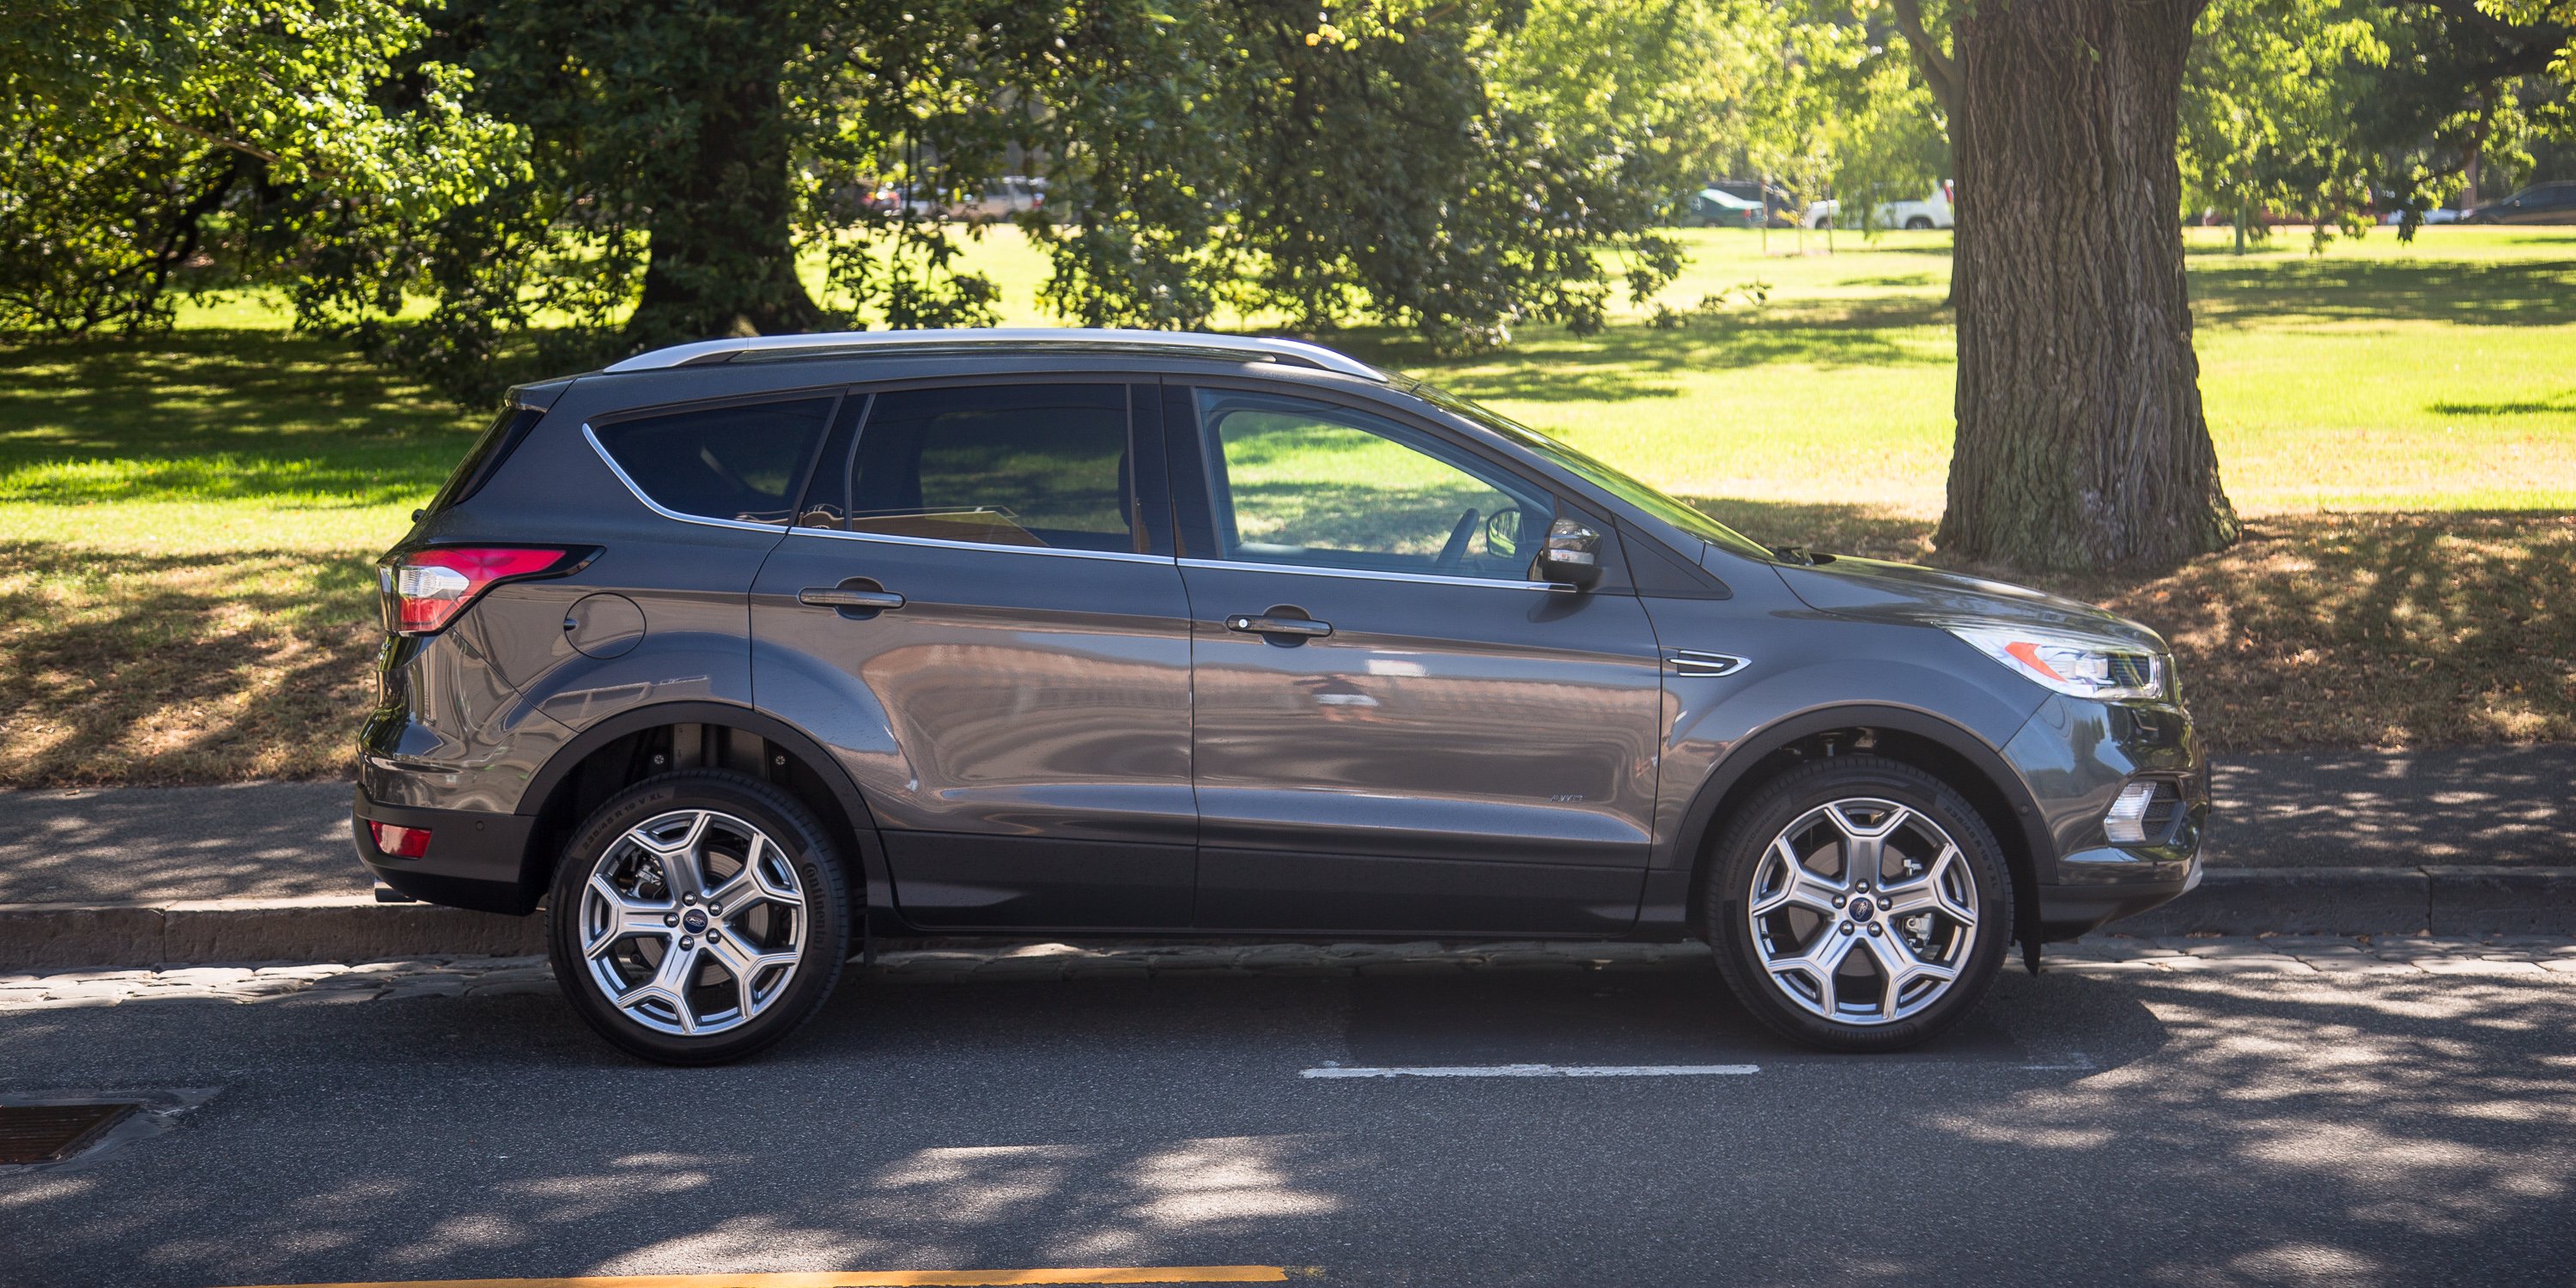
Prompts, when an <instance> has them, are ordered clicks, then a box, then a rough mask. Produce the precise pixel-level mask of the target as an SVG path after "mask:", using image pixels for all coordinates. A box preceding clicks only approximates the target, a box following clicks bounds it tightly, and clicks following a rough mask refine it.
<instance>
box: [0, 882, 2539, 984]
mask: <svg viewBox="0 0 2576 1288" xmlns="http://www.w3.org/2000/svg"><path fill="white" fill-rule="evenodd" d="M2108 929H2109V930H2110V931H2111V932H2112V933H2116V934H2125V935H2136V936H2158V935H2183V934H2194V933H2199V934H2212V933H2214V934H2222V935H2252V934H2264V933H2271V934H2286V935H2384V934H2418V933H2429V934H2435V935H2487V934H2571V933H2576V868H2510V867H2470V866H2457V867H2445V866H2434V867H2421V868H2219V869H2212V870H2211V871H2210V872H2209V874H2208V876H2207V877H2206V878H2205V879H2204V880H2203V881H2202V882H2201V886H2200V888H2199V889H2197V890H2194V891H2193V892H2191V893H2190V894H2187V895H2184V896H2183V897H2182V898H2180V899H2177V900H2175V901H2174V902H2172V903H2170V904H2167V905H2165V906H2164V907H2161V908H2157V909H2153V910H2151V911H2149V912H2146V913H2143V914H2140V915H2139V916H2136V917H2132V918H2129V919H2127V920H2125V921H2120V922H2115V923H2113V925H2112V926H2110V927H2109V928H2108ZM1350 947H1351V948H1352V950H1353V951H1352V953H1351V954H1349V956H1350V960H1349V961H1348V962H1347V963H1346V964H1347V965H1349V966H1351V967H1359V966H1362V965H1364V964H1372V963H1393V962H1397V961H1401V960H1403V959H1404V957H1405V954H1404V953H1403V952H1401V951H1398V950H1400V949H1401V948H1402V947H1404V946H1403V945H1351V946H1350ZM1379 950H1383V951H1379ZM544 951H545V925H544V922H543V920H542V919H541V918H538V917H504V916H497V915H494V914H491V913H480V912H465V911H461V910H459V909H454V908H440V907H435V906H432V905H429V904H419V903H377V902H375V901H374V900H373V899H372V898H371V897H368V896H348V895H330V896H315V897H309V898H300V899H225V900H204V901H195V902H177V903H166V904H131V905H109V906H88V905H80V904H40V903H38V904H0V970H25V969H29V968H31V967H48V968H54V967H63V968H69V967H93V966H94V967H143V966H154V965H162V964H174V963H205V962H260V961H315V962H318V961H343V962H346V961H373V960H382V959H388V958H411V957H436V956H478V957H480V956H490V957H521V956H532V955H536V954H541V953H543V952H544Z"/></svg>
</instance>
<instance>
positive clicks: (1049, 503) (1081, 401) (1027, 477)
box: [842, 384, 1138, 552]
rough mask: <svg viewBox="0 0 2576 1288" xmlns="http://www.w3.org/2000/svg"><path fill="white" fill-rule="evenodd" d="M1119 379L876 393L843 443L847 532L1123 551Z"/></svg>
mask: <svg viewBox="0 0 2576 1288" xmlns="http://www.w3.org/2000/svg"><path fill="white" fill-rule="evenodd" d="M1133 468H1134V467H1133V464H1132V462H1131V461H1130V459H1129V456H1128V444H1127V387H1126V386H1125V385H1077V384H1065V385H990V386H970V387H965V388H946V389H907V390H901V391H898V392H895V393H885V394H878V395H877V396H876V400H875V402H874V403H873V404H871V405H870V406H869V408H868V415H867V420H866V422H865V423H864V424H862V425H861V426H860V429H859V436H858V440H857V442H856V444H855V445H854V447H853V449H852V452H851V461H850V470H849V475H848V478H849V506H848V511H847V513H848V518H847V519H846V520H845V521H844V523H843V525H842V526H844V527H845V528H847V530H849V531H851V532H869V533H877V534H881V535H885V536H897V537H927V538H933V539H937V540H943V541H969V542H975V543H977V544H981V545H1000V546H1033V547H1047V548H1052V549H1058V550H1117V551H1129V552H1133V551H1135V550H1136V549H1137V548H1138V547H1137V543H1136V529H1135V515H1136V505H1135V483H1134V476H1133V473H1132V470H1133Z"/></svg>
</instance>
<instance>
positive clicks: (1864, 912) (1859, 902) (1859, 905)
mask: <svg viewBox="0 0 2576 1288" xmlns="http://www.w3.org/2000/svg"><path fill="white" fill-rule="evenodd" d="M1877 913H1878V908H1877V907H1876V906H1875V905H1873V904H1871V903H1870V901H1869V900H1867V899H1854V900H1852V905H1851V915H1852V920H1854V921H1867V920H1869V919H1870V918H1871V917H1873V916H1876V915H1877Z"/></svg>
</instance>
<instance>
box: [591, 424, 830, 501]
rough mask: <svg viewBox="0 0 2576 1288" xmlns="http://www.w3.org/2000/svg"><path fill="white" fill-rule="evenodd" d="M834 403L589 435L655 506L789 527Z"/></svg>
mask: <svg viewBox="0 0 2576 1288" xmlns="http://www.w3.org/2000/svg"><path fill="white" fill-rule="evenodd" d="M833 402H834V400H833V399H831V398H800V399H797V400H794V401H792V402H768V403H741V404H735V405H732V406H726V407H708V408H701V409H698V410H694V411H681V412H672V413H669V414H666V415H660V416H639V417H635V418H633V419H629V420H620V421H616V422H614V423H611V424H607V425H602V426H599V427H598V428H597V429H595V430H594V431H592V432H593V433H595V434H597V435H598V438H599V445H600V446H601V447H604V448H606V449H607V450H608V456H609V459H611V460H614V461H616V462H617V467H618V468H619V469H622V470H624V471H626V477H628V478H630V479H633V480H634V481H635V486H636V487H638V488H640V489H642V490H643V492H644V495H646V496H648V497H651V498H652V499H653V503H654V504H655V505H658V506H661V507H662V508H663V509H665V510H671V511H675V512H677V513H680V514H688V515H696V516H698V517H701V518H708V519H732V520H735V521H737V522H742V523H779V524H783V523H785V522H787V518H788V513H789V511H790V510H791V509H792V508H793V507H794V506H795V504H796V496H797V494H798V493H799V492H801V491H803V490H804V486H805V474H806V471H807V470H808V469H809V468H811V466H812V464H813V460H814V453H815V451H816V449H817V448H819V447H820V446H821V444H822V441H823V427H824V424H825V423H826V422H827V421H829V420H830V419H831V415H832V404H833Z"/></svg>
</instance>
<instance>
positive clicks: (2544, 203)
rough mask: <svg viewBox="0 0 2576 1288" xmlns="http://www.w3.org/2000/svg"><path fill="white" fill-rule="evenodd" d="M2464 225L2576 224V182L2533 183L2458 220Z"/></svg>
mask: <svg viewBox="0 0 2576 1288" xmlns="http://www.w3.org/2000/svg"><path fill="white" fill-rule="evenodd" d="M2460 222H2461V223H2464V224H2576V180H2559V181H2557V182H2554V183H2535V184H2533V185H2531V186H2530V187H2528V188H2525V189H2523V190H2522V191H2520V192H2517V193H2515V194H2513V195H2512V196H2510V197H2507V198H2505V199H2504V200H2502V201H2499V202H2496V203H2495V204H2493V205H2487V206H2480V207H2478V208H2477V209H2475V210H2472V211H2470V212H2469V213H2468V214H2466V215H2464V216H2462V217H2461V219H2460Z"/></svg>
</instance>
